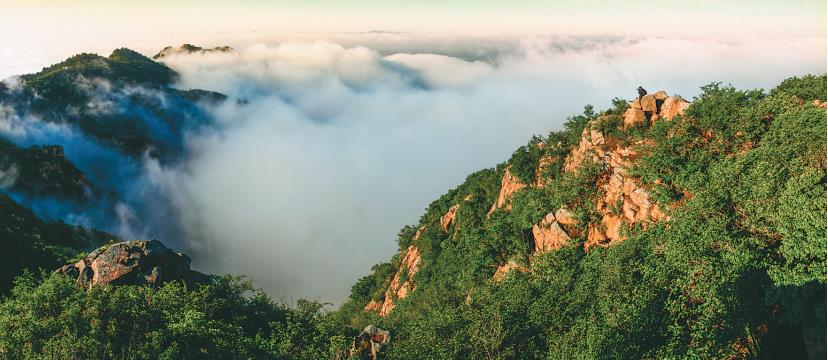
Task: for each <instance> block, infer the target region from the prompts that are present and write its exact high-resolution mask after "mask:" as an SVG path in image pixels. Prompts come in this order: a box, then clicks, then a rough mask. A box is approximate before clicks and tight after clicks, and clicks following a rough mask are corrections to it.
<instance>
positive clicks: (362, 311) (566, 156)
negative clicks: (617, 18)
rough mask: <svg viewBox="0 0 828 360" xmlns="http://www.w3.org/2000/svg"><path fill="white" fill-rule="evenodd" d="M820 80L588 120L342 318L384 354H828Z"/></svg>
mask: <svg viewBox="0 0 828 360" xmlns="http://www.w3.org/2000/svg"><path fill="white" fill-rule="evenodd" d="M825 87H826V86H825V76H824V75H823V76H806V77H803V78H792V79H788V80H786V81H784V82H783V83H782V84H780V85H779V86H778V87H777V88H775V89H773V90H771V91H770V92H769V93H765V92H763V91H761V90H747V91H743V90H737V89H734V88H732V87H730V86H723V85H721V84H711V85H707V86H705V87H703V88H702V90H703V92H702V94H701V95H700V96H698V97H697V98H695V99H694V100H693V101H692V104H687V103H685V102H684V101H683V99H680V98H677V97H668V96H667V95H666V94H665V93H662V92H659V93H656V94H652V95H648V96H645V97H644V98H642V99H641V100H640V101H639V100H635V101H633V102H631V103H629V104H628V103H627V102H626V101H616V102H615V107H614V108H612V109H609V110H607V111H603V112H600V113H596V112H595V111H594V110H593V109H592V108H591V107H587V109H586V110H585V111H584V114H583V115H579V116H575V117H572V118H570V119H569V121H568V122H567V123H566V125H565V130H564V131H561V132H553V133H551V134H549V135H548V136H547V137H543V138H541V137H536V138H533V139H532V140H531V141H530V142H529V143H528V144H527V145H526V146H524V147H521V148H520V149H518V150H517V151H515V153H514V154H513V155H512V157H511V159H510V160H509V161H508V162H506V163H503V164H501V165H500V166H498V167H497V168H496V169H487V170H483V171H480V172H478V173H475V174H472V175H470V176H469V177H468V179H467V180H466V182H465V183H463V184H462V185H460V186H458V187H457V188H455V189H453V190H451V191H449V192H448V193H447V194H445V195H444V196H442V197H441V198H440V199H438V200H437V201H435V202H433V203H432V204H431V205H430V206H429V207H428V209H427V210H426V213H425V214H424V215H423V216H422V218H421V219H420V222H419V223H418V224H417V225H415V226H409V227H405V228H403V229H402V231H401V232H400V235H399V239H398V242H399V245H400V253H399V255H397V256H395V257H394V258H392V260H391V261H390V262H389V263H384V264H378V265H376V266H375V267H374V273H373V274H372V275H370V276H367V277H365V278H363V279H361V280H360V281H359V282H358V283H357V284H355V285H354V287H353V290H352V293H351V297H350V300H349V302H348V303H347V304H345V305H344V306H343V307H342V309H341V310H340V313H339V314H338V315H339V316H342V317H344V318H345V319H347V321H348V322H349V324H350V325H351V326H353V327H355V328H358V327H359V326H360V325H363V324H366V323H376V324H378V325H379V326H380V327H382V328H385V329H389V330H391V333H392V334H393V337H394V341H393V343H392V345H391V348H390V349H389V352H388V356H389V357H390V358H411V359H415V358H443V357H448V358H467V357H474V358H542V357H552V358H675V357H700V358H745V357H757V356H758V357H762V358H780V357H785V358H791V357H793V358H800V357H805V356H806V355H807V356H809V357H811V358H822V357H824V356H825V348H824V343H825V256H826V254H825V245H826V238H825V236H826V234H825V226H826V223H825V199H826V198H825V185H826V177H825V174H826V172H825V169H826V156H825V154H826V145H825V144H826V136H825V128H826V115H825V114H826V111H825V100H826V99H825ZM688 105H689V107H688Z"/></svg>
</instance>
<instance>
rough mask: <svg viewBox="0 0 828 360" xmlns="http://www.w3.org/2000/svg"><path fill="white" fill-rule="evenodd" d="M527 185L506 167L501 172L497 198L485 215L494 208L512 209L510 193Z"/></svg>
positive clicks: (489, 213) (493, 210)
mask: <svg viewBox="0 0 828 360" xmlns="http://www.w3.org/2000/svg"><path fill="white" fill-rule="evenodd" d="M526 186H527V185H526V184H524V183H523V182H521V181H520V179H518V178H517V177H516V176H514V175H512V173H511V172H510V171H509V168H506V171H504V172H503V179H502V180H501V181H500V194H499V195H498V196H497V200H496V201H495V203H494V204H492V208H491V209H489V212H488V214H487V215H491V213H493V212H495V210H497V209H500V208H504V209H506V210H511V209H512V203H511V199H512V194H514V193H515V192H517V191H518V190H520V189H523V188H525V187H526Z"/></svg>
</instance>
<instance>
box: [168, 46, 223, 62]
mask: <svg viewBox="0 0 828 360" xmlns="http://www.w3.org/2000/svg"><path fill="white" fill-rule="evenodd" d="M228 51H233V48H232V47H229V46H216V47H214V48H212V49H210V48H203V47H200V46H195V45H192V44H183V45H181V46H180V47H178V48H174V47H172V46H167V47H165V48H163V49H161V51H159V52H158V53H157V54H155V56H153V57H152V58H153V60H158V59H161V58H163V57H165V56H169V55H173V54H192V53H200V54H204V53H211V52H228Z"/></svg>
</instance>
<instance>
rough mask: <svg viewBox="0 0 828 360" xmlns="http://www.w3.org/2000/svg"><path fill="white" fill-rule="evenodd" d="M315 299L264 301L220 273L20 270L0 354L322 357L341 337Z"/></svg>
mask: <svg viewBox="0 0 828 360" xmlns="http://www.w3.org/2000/svg"><path fill="white" fill-rule="evenodd" d="M321 308H322V305H321V304H318V303H315V302H307V301H300V302H298V304H297V306H296V307H295V308H289V307H287V306H284V305H281V304H277V303H274V302H273V301H271V300H270V299H269V298H268V297H267V296H265V295H264V294H262V293H261V292H260V291H257V290H254V289H253V288H252V287H251V286H250V285H249V284H248V283H245V282H243V281H240V279H237V278H230V277H226V278H216V279H214V280H213V281H212V283H210V284H207V285H202V286H198V287H196V288H190V289H188V288H187V287H186V286H185V285H183V284H182V283H177V282H172V283H167V284H165V285H163V286H161V287H160V288H158V289H152V288H150V287H140V286H120V287H109V286H97V287H93V288H92V289H91V290H89V291H86V290H84V289H82V288H79V287H78V286H77V285H76V284H75V283H74V281H73V280H72V279H70V278H68V277H65V276H62V275H51V276H48V277H46V278H45V279H44V280H42V281H40V280H37V279H36V277H34V276H31V275H27V276H22V277H19V278H18V280H17V283H16V285H15V287H14V290H13V294H12V296H11V297H10V298H9V299H6V300H5V301H3V302H2V304H0V328H2V329H3V332H2V335H0V358H2V359H28V358H38V359H41V358H42V359H251V358H256V359H264V358H271V359H324V358H327V357H328V354H329V353H334V352H337V351H341V349H342V348H343V347H344V346H345V338H344V337H342V336H331V337H327V336H324V335H323V334H325V333H328V332H329V331H328V330H327V329H325V328H324V322H323V321H321V317H320V310H321Z"/></svg>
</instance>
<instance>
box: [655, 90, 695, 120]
mask: <svg viewBox="0 0 828 360" xmlns="http://www.w3.org/2000/svg"><path fill="white" fill-rule="evenodd" d="M688 107H690V102H689V101H687V100H684V99H682V98H681V97H678V96H670V97H668V98H667V99H665V100H664V103H663V104H661V117H662V118H664V119H665V120H672V119H673V118H674V117H676V115H684V111H685V110H687V108H688Z"/></svg>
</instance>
